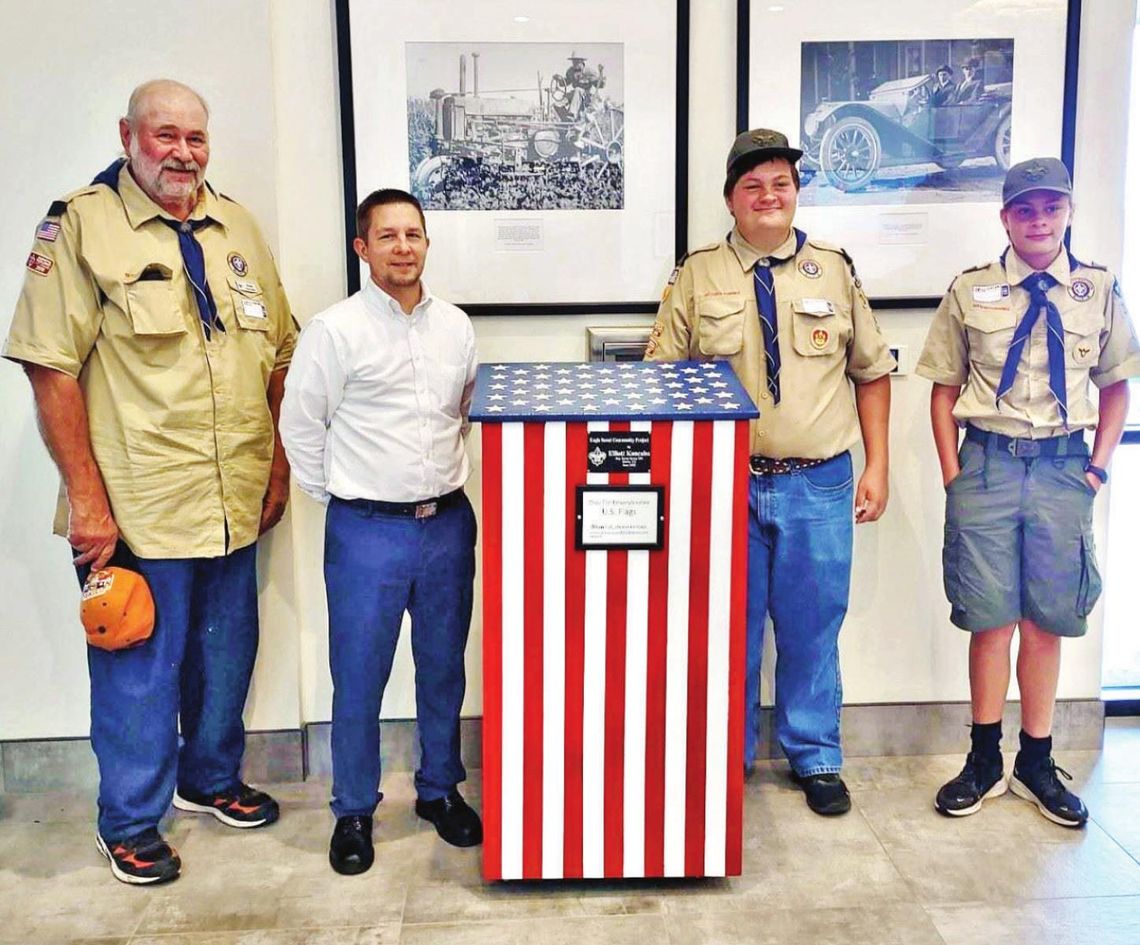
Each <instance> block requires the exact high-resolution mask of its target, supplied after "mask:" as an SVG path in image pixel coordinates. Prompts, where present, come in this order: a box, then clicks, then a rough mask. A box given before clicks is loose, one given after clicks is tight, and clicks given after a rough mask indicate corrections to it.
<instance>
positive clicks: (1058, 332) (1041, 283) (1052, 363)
mask: <svg viewBox="0 0 1140 945" xmlns="http://www.w3.org/2000/svg"><path fill="white" fill-rule="evenodd" d="M1001 262H1002V266H1003V267H1004V266H1005V254H1004V253H1003V254H1002V257H1001ZM1075 263H1076V260H1075V259H1074V258H1073V256H1072V254H1071V253H1070V254H1069V265H1070V267H1071V268H1075V265H1074V264H1075ZM1055 285H1057V280H1056V279H1054V278H1053V276H1051V275H1049V273H1047V272H1034V273H1032V274H1031V275H1029V276H1028V277H1026V278H1025V279H1024V280H1022V282H1021V287H1022V288H1023V289H1025V290H1026V291H1027V292H1028V293H1029V308H1027V309H1026V310H1025V314H1024V315H1023V316H1022V317H1021V321H1020V322H1018V325H1017V328H1016V329H1015V330H1014V332H1013V341H1012V342H1010V345H1009V352H1008V353H1007V354H1006V356H1005V365H1004V366H1003V367H1002V369H1001V381H1000V382H999V383H998V389H997V396H996V397H995V398H994V403H995V404H996V405H997V406H998V407H999V408H1000V406H1001V399H1002V398H1003V397H1004V396H1005V395H1006V394H1008V393H1009V392H1010V390H1011V389H1012V388H1013V381H1014V378H1015V377H1016V376H1017V367H1018V364H1020V362H1021V355H1022V353H1023V352H1024V350H1025V344H1026V342H1027V341H1029V335H1030V333H1031V332H1032V331H1033V326H1034V325H1036V324H1037V319H1038V318H1039V317H1040V315H1041V312H1042V310H1044V312H1045V328H1046V337H1045V340H1046V347H1047V350H1048V353H1049V392H1050V393H1051V394H1052V395H1053V399H1054V400H1055V401H1056V402H1057V410H1058V411H1059V412H1060V414H1061V422H1062V423H1063V424H1064V426H1065V429H1068V428H1069V405H1068V398H1067V393H1066V390H1065V326H1064V324H1063V323H1062V322H1061V313H1060V311H1059V310H1058V309H1057V306H1056V305H1054V304H1053V303H1052V302H1050V301H1049V296H1048V292H1049V289H1051V288H1052V287H1053V286H1055Z"/></svg>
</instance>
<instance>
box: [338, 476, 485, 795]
mask: <svg viewBox="0 0 1140 945" xmlns="http://www.w3.org/2000/svg"><path fill="white" fill-rule="evenodd" d="M474 578H475V513H474V512H473V511H472V509H471V503H470V502H469V501H468V500H467V497H466V496H461V497H460V501H459V502H457V503H455V504H453V505H450V506H448V507H446V508H443V509H441V510H440V511H439V513H438V514H436V515H434V516H432V517H431V518H422V519H415V518H405V517H401V516H396V515H385V514H382V513H379V512H375V511H368V510H365V509H362V508H360V507H358V506H355V505H350V504H348V503H346V502H343V501H341V500H340V499H336V498H333V499H332V500H331V501H330V502H329V507H328V515H327V517H326V519H325V591H326V594H327V596H328V608H329V665H330V667H331V669H332V679H333V719H332V761H333V796H332V804H331V806H332V810H333V813H334V814H335V815H336V816H337V817H346V816H350V815H365V816H368V815H371V814H372V812H373V811H374V810H375V809H376V805H377V804H378V803H379V801H380V794H379V791H378V788H379V784H380V702H381V700H382V699H383V697H384V687H385V686H386V685H387V683H388V675H389V674H390V673H391V671H392V659H393V657H394V656H395V653H396V641H397V640H398V639H399V636H400V624H401V622H402V621H403V617H404V611H405V610H406V611H407V612H408V614H409V615H410V616H411V620H412V622H411V634H412V640H411V642H412V656H413V658H414V660H415V665H416V725H417V729H418V731H419V738H420V767H419V770H418V771H416V791H417V793H418V794H419V796H420V797H421V798H422V799H424V800H429V801H430V800H435V799H437V798H440V797H444V796H446V795H447V794H449V793H450V792H451V791H452V790H454V789H455V786H456V785H457V784H458V783H459V782H461V781H463V780H464V779H465V778H466V777H467V772H466V771H465V770H464V768H463V762H462V761H461V759H460V752H459V710H460V708H461V707H462V705H463V693H464V691H465V688H466V675H465V672H464V666H463V652H464V650H465V649H466V646H467V632H468V630H469V629H470V626H471V601H472V585H473V582H474Z"/></svg>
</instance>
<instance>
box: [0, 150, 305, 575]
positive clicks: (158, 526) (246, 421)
mask: <svg viewBox="0 0 1140 945" xmlns="http://www.w3.org/2000/svg"><path fill="white" fill-rule="evenodd" d="M202 190H203V193H202V197H201V199H200V200H199V202H198V206H197V208H196V209H195V211H194V213H193V216H192V218H193V219H202V218H205V217H208V218H209V219H210V220H212V221H215V222H213V223H211V224H209V225H207V226H204V227H202V228H201V229H199V230H197V231H196V236H197V239H198V241H199V243H200V244H201V246H202V249H203V253H204V255H205V260H206V279H207V282H208V283H209V286H210V290H211V292H212V294H213V297H214V301H215V303H216V305H217V310H218V320H219V321H221V322H222V324H223V325H224V326H225V331H224V332H222V331H218V330H217V329H216V328H215V329H214V330H213V331H212V332H211V338H210V339H209V340H207V339H206V337H205V334H204V332H203V330H202V323H201V320H200V318H199V315H198V308H197V305H196V304H195V302H194V299H193V297H192V296H191V292H192V291H193V290H192V288H191V285H190V282H189V279H188V278H187V276H186V274H185V272H184V269H183V264H182V256H181V253H180V251H179V247H178V234H177V233H176V232H175V231H174V230H172V229H171V228H170V227H169V226H168V225H167V224H166V223H164V222H162V221H163V220H164V219H173V218H172V217H170V216H169V215H168V214H167V213H166V212H165V211H163V210H162V209H161V208H160V207H159V206H158V205H157V204H155V203H154V202H153V201H151V200H150V198H149V197H147V196H146V194H145V193H143V191H142V190H141V189H140V188H139V186H138V184H136V183H135V180H134V178H133V177H131V175H130V172H129V171H128V170H127V169H126V166H125V165H124V167H123V169H122V171H121V172H120V175H119V192H118V193H115V191H114V190H112V189H111V188H110V187H108V186H106V185H103V184H99V185H94V186H91V187H88V188H85V189H83V190H80V191H77V192H76V193H74V194H72V195H71V196H70V197H69V198H68V199H67V200H66V201H64V202H63V203H66V208H64V207H63V206H62V203H60V204H55V205H53V207H52V210H53V211H57V213H58V217H52V216H49V218H48V220H46V221H45V222H44V223H43V224H41V226H40V229H39V230H38V231H37V233H36V241H35V243H34V245H33V247H32V254H31V255H30V256H29V258H28V270H29V271H28V272H27V273H26V274H25V280H24V288H23V291H22V293H21V294H20V299H19V301H18V302H17V304H16V314H15V316H14V317H13V320H12V327H11V330H10V332H9V334H8V340H7V343H6V344H5V345H4V350H3V355H4V357H7V358H10V359H12V360H15V361H26V362H30V363H33V364H39V365H44V366H45V367H49V368H54V369H56V370H58V371H62V372H64V373H65V374H68V375H70V376H72V377H77V378H78V379H79V384H80V387H81V388H82V390H83V396H84V400H85V402H86V405H87V412H88V417H89V427H90V434H91V448H92V450H93V452H94V455H95V460H96V462H97V463H98V465H99V469H100V471H101V473H102V474H103V480H104V482H105V483H106V486H107V494H108V496H109V498H110V502H111V511H112V514H113V515H114V517H115V521H116V522H117V524H118V526H119V530H120V532H121V534H122V536H123V540H124V541H125V542H126V543H127V545H128V546H129V547H130V548H131V550H132V551H134V552H135V554H137V555H140V556H142V557H144V558H183V557H213V556H217V555H222V554H225V553H227V551H233V550H237V549H239V548H241V547H243V546H245V545H248V544H250V543H252V542H253V541H254V540H256V538H257V529H258V521H259V518H260V515H261V502H262V498H263V497H264V495H265V490H266V487H267V484H268V481H269V468H270V463H271V460H272V455H273V423H272V418H271V417H270V414H269V407H268V402H267V400H266V385H267V383H268V380H269V375H270V373H271V372H272V371H274V370H278V369H283V368H285V367H286V366H287V365H288V363H289V359H290V357H291V356H292V353H293V345H294V343H295V341H296V326H295V324H294V322H293V317H292V314H291V313H290V310H289V304H288V302H287V301H286V299H285V292H284V290H283V289H282V287H281V280H280V277H279V276H278V274H277V267H276V266H275V265H274V262H273V258H272V256H271V255H270V252H269V248H268V247H267V246H266V245H265V241H264V240H263V239H262V237H261V234H260V233H259V232H258V229H257V226H256V224H255V223H254V221H253V218H252V217H251V216H250V215H249V213H248V212H246V211H245V210H244V209H243V208H242V207H240V206H239V205H238V204H236V203H234V202H233V201H231V200H229V199H228V198H225V197H219V196H217V195H215V194H214V193H213V191H211V190H210V189H209V187H203V189H202ZM227 524H228V529H229V547H228V548H227V546H226V540H225V533H226V526H227ZM66 525H67V507H66V503H65V502H64V501H63V499H62V498H61V502H60V509H59V510H58V511H57V516H56V531H57V533H58V534H66V531H67V528H66Z"/></svg>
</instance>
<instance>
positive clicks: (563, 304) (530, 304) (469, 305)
mask: <svg viewBox="0 0 1140 945" xmlns="http://www.w3.org/2000/svg"><path fill="white" fill-rule="evenodd" d="M367 2H372V3H373V4H374V5H377V6H380V5H381V4H378V3H377V2H376V0H334V4H335V27H336V46H337V67H338V95H339V102H340V133H341V154H342V165H343V181H344V232H345V275H346V279H347V285H348V291H349V292H350V293H352V292H356V291H357V290H358V289H359V288H360V285H361V279H360V266H359V260H358V259H357V257H356V254H355V252H354V251H353V249H352V242H353V239H354V238H355V236H356V219H355V213H356V201H357V196H358V184H359V174H358V164H357V156H356V140H357V116H356V112H355V98H356V96H355V95H354V86H353V63H352V11H353V8H354V6H355V5H356V4H361V5H363V4H365V3H367ZM473 2H478V0H473ZM637 2H638V3H641V4H643V5H644V6H645V8H646V10H645V15H646V17H654V18H659V6H658V5H656V4H654V3H653V2H652V0H637ZM675 4H676V21H675V26H676V84H675V91H676V94H675V102H674V122H675V124H674V127H675V143H674V152H675V168H676V170H675V176H674V188H673V190H674V193H673V200H674V207H673V228H672V229H673V233H672V243H673V246H672V255H673V258H672V259H669V260H667V262H668V265H667V266H666V267H664V270H663V272H662V273H661V281H662V284H664V279H665V277H666V276H667V275H668V272H669V269H671V268H672V265H673V263H674V262H675V261H676V260H677V259H679V258H681V257H682V256H683V255H684V253H685V251H686V249H687V242H688V186H689V181H688V165H689V158H688V138H689V35H690V34H689V22H690V0H675ZM378 14H379V11H378ZM427 39H430V37H425V40H427ZM403 130H404V129H401V131H403ZM555 212H557V211H555ZM598 212H602V213H613V212H625V211H598ZM565 262H566V261H565V260H563V263H565ZM658 289H659V287H658V286H654V287H653V290H652V292H646V297H643V298H637V299H613V300H599V301H580V300H572V301H563V300H560V299H550V300H549V301H547V300H543V301H538V302H536V301H513V300H511V299H510V298H505V299H503V300H502V301H495V302H474V301H470V300H466V299H463V298H449V299H448V301H451V302H453V303H454V304H456V305H458V306H459V307H460V308H462V309H463V310H464V311H465V312H467V314H468V315H472V316H478V315H598V314H607V313H612V314H630V315H633V314H652V313H654V312H656V311H657V308H658V305H659V302H660V299H659V297H655V293H656V292H657V291H658Z"/></svg>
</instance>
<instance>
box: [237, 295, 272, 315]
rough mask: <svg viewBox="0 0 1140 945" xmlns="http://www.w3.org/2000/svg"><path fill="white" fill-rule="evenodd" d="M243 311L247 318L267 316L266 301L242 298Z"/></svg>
mask: <svg viewBox="0 0 1140 945" xmlns="http://www.w3.org/2000/svg"><path fill="white" fill-rule="evenodd" d="M241 313H242V314H243V315H244V316H245V317H246V318H265V317H266V314H267V313H266V311H265V303H264V302H258V301H257V300H256V299H242V300H241Z"/></svg>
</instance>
